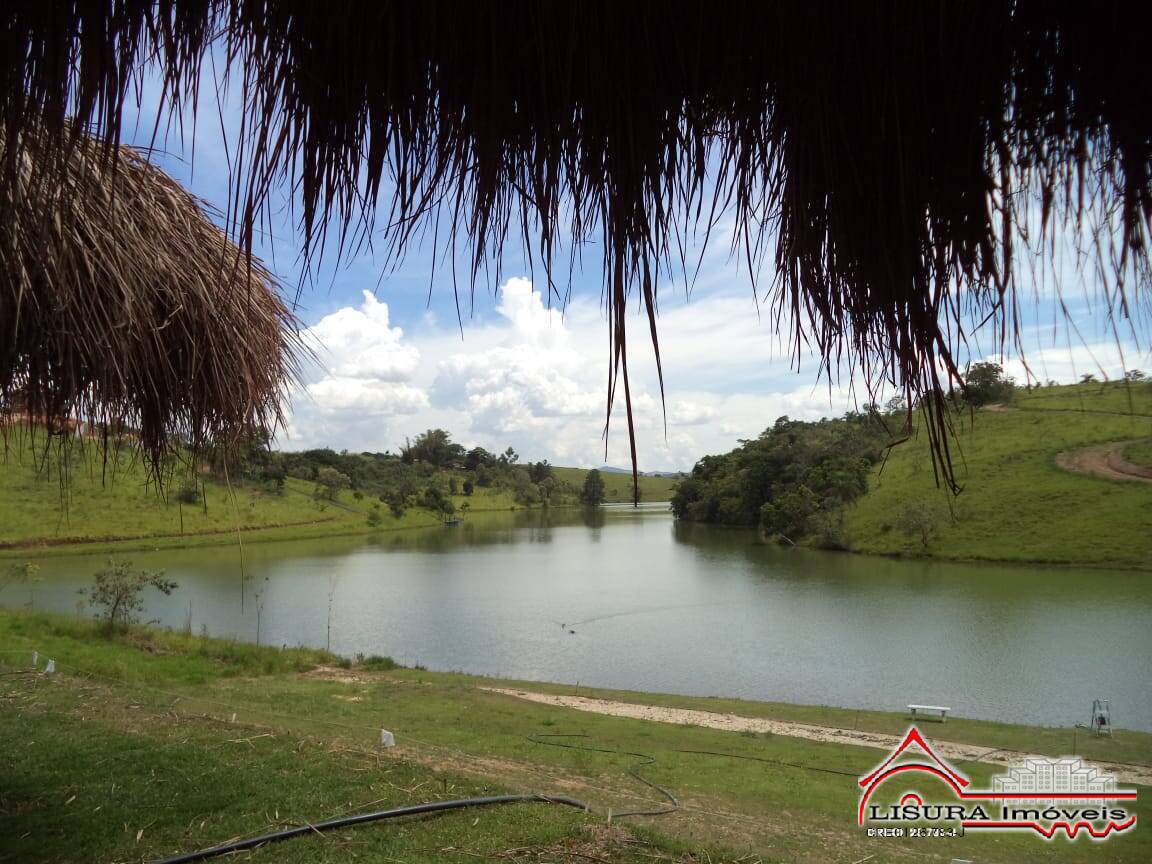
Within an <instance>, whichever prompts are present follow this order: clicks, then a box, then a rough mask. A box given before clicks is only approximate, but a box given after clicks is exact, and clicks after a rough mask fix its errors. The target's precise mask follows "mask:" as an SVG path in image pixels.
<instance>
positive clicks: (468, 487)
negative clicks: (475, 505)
mask: <svg viewBox="0 0 1152 864" xmlns="http://www.w3.org/2000/svg"><path fill="white" fill-rule="evenodd" d="M462 488H463V490H464V494H465V495H471V494H472V492H473V491H474V489H475V487H474V486H473V485H472V481H471V480H465V481H464V486H463V487H462Z"/></svg>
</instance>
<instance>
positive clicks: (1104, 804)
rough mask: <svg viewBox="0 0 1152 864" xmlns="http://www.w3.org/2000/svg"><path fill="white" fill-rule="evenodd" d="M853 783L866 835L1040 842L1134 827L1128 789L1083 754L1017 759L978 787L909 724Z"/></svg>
mask: <svg viewBox="0 0 1152 864" xmlns="http://www.w3.org/2000/svg"><path fill="white" fill-rule="evenodd" d="M859 786H860V789H861V794H860V803H859V808H858V811H857V821H858V824H859V825H860V826H861V827H863V828H867V831H868V834H869V836H878V837H905V836H907V837H929V836H951V837H958V836H961V835H963V834H965V833H966V832H968V831H981V832H984V831H1024V832H1031V833H1035V834H1037V835H1039V836H1040V837H1041V838H1043V839H1045V840H1051V839H1053V838H1054V837H1056V836H1057V835H1060V836H1062V837H1064V838H1066V839H1067V840H1070V841H1071V840H1076V839H1077V838H1078V837H1082V836H1083V837H1087V838H1090V839H1091V840H1095V841H1103V840H1106V839H1108V838H1109V837H1111V836H1112V835H1114V834H1121V833H1124V832H1127V831H1130V830H1132V829H1133V828H1134V827H1135V825H1136V815H1135V814H1134V813H1132V812H1130V811H1129V810H1128V809H1127V808H1128V807H1130V806H1131V803H1130V802H1134V801H1135V800H1136V791H1135V790H1133V789H1120V788H1117V784H1116V778H1115V777H1113V776H1112V775H1111V774H1107V773H1105V772H1103V771H1101V770H1100V769H1099V768H1098V767H1097V766H1095V765H1091V764H1089V763H1087V762H1085V761H1084V760H1083V759H1080V758H1077V757H1072V756H1069V757H1063V758H1056V759H1053V758H1046V757H1042V756H1028V757H1024V759H1023V760H1022V762H1021V764H1020V765H1018V766H1014V767H1012V768H1010V769H1009V770H1008V771H1007V772H1006V773H1005V774H1002V775H1000V776H998V777H994V778H993V779H992V788H991V789H986V790H978V789H973V788H972V783H971V781H970V780H969V778H968V777H966V776H965V775H964V774H963V773H961V772H960V771H958V770H957V769H956V768H955V767H954V766H952V765H950V764H949V763H948V762H947V761H946V760H944V759H943V758H941V757H940V755H939V754H937V753H936V751H935V750H934V749H933V748H932V745H931V744H930V743H929V742H928V740H927V739H926V738H924V736H923V735H922V734H921V733H920V730H919V729H917V728H916V727H915V726H912V727H910V728H909V729H908V731H907V733H906V734H905V736H904V739H903V741H901V743H900V744H899V745H898V746H897V747H896V748H895V749H894V750H893V751H892V752H891V754H889V756H888V757H887V758H886V759H885V760H884V761H883V762H881V763H880V764H879V765H877V766H876V767H875V768H874V769H872V771H870V772H869V773H868V774H866V775H864V776H863V777H861V778H860V780H859Z"/></svg>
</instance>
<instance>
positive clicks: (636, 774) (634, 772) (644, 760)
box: [524, 732, 680, 819]
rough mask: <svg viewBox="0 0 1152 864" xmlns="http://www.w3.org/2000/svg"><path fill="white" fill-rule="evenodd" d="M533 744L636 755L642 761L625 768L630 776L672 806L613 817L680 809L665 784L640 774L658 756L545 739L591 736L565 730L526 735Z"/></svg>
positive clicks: (644, 814) (632, 811)
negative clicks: (660, 784)
mask: <svg viewBox="0 0 1152 864" xmlns="http://www.w3.org/2000/svg"><path fill="white" fill-rule="evenodd" d="M524 737H525V738H527V739H528V740H529V741H531V742H532V743H533V744H544V745H545V746H547V747H564V748H566V749H568V750H586V751H588V752H589V753H610V754H612V755H614V756H635V757H636V758H637V759H639V760H641V761H640V762H638V763H636V764H635V765H633V766H632V767H631V768H627V769H625V770H626V771H627V773H628V776H629V777H631V778H633V779H634V780H639V781H640V782H641V783H643V784H644V785H645V786H647V787H648V788H649V789H654V790H655V791H657V792H659V793H660V794H661V795H663V796H664V797H665V798H667V799H668V803H669V804H670V805H671V806H670V807H665V808H664V809H663V810H627V811H625V812H623V813H613V814H612V818H614V819H622V818H624V817H625V816H667V815H668V814H669V813H675V812H676V811H677V810H679V809H680V802H679V801H678V800H677V799H676V796H675V795H673V794H672V793H671V792H669V791H668V790H667V789H665V788H664V787H663V786H657V785H656V784H655V783H653V782H652V781H651V780H649V779H647V778H646V777H644V776H642V775H641V774H640V769H641V768H644V767H646V766H648V765H654V764H656V757H655V756H649V755H648V754H647V753H633V752H632V751H630V750H610V749H608V748H607V747H590V746H587V745H584V744H564V743H561V742H559V741H545V740H543V739H545V738H588V737H590V736H588V735H584V734H582V733H564V732H541V733H538V734H535V735H526V736H524Z"/></svg>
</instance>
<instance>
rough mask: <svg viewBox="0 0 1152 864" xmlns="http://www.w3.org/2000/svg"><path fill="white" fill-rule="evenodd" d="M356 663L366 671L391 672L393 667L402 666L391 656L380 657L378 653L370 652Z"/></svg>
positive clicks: (398, 667)
mask: <svg viewBox="0 0 1152 864" xmlns="http://www.w3.org/2000/svg"><path fill="white" fill-rule="evenodd" d="M357 665H358V666H359V667H360V668H361V669H363V670H365V671H367V672H391V671H392V670H393V669H403V668H404V667H403V666H401V665H400V664H399V663H397V662H396V661H395V660H393V659H392V658H391V657H381V656H380V655H379V654H370V655H369V656H367V657H365V658H364V659H363V660H361V661H360V662H359V663H358V664H357Z"/></svg>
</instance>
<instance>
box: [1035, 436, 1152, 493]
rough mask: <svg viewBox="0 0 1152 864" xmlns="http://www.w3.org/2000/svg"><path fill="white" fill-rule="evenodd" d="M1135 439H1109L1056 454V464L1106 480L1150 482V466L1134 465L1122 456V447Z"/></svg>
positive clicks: (1151, 474)
mask: <svg viewBox="0 0 1152 864" xmlns="http://www.w3.org/2000/svg"><path fill="white" fill-rule="evenodd" d="M1134 443H1136V442H1135V441H1109V442H1108V443H1106V444H1093V445H1092V446H1091V447H1084V448H1082V449H1080V450H1069V451H1067V452H1065V453H1057V454H1056V465H1057V466H1059V467H1060V468H1063V469H1064V470H1065V471H1071V472H1073V473H1075V474H1086V475H1088V476H1090V477H1103V478H1104V479H1106V480H1135V481H1136V482H1138V483H1152V468H1145V467H1143V466H1142V465H1136V464H1134V463H1132V462H1129V461H1128V460H1127V459H1125V458H1124V448H1125V447H1127V446H1128V445H1130V444H1134Z"/></svg>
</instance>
